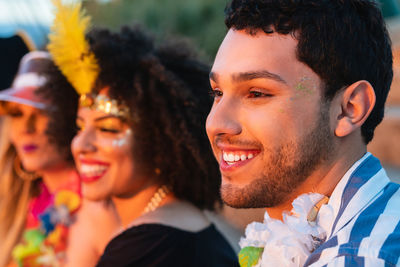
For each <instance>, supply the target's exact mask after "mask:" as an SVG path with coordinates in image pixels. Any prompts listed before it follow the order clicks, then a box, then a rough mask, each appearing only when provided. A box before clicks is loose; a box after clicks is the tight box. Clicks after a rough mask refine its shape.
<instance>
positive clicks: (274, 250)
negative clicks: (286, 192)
mask: <svg viewBox="0 0 400 267" xmlns="http://www.w3.org/2000/svg"><path fill="white" fill-rule="evenodd" d="M322 198H323V195H320V194H317V193H310V194H303V195H301V196H299V197H298V198H296V199H295V200H294V201H293V202H292V206H293V209H292V210H291V212H290V213H287V212H285V213H284V214H283V216H282V217H283V222H282V221H280V220H276V219H272V218H270V216H269V214H268V212H265V215H264V222H263V223H259V222H253V223H250V224H249V225H248V226H247V227H246V233H245V237H244V238H243V237H242V238H241V239H240V242H239V245H240V247H241V248H242V249H243V248H245V247H256V248H263V251H262V254H261V257H260V258H259V260H258V263H257V264H256V265H253V266H256V267H266V266H268V267H269V266H287V267H297V266H303V265H304V263H305V261H306V260H307V258H308V256H309V255H310V254H311V253H312V252H313V251H314V250H315V249H316V248H317V247H318V246H319V245H320V244H322V243H323V242H324V241H325V239H326V237H327V234H328V231H329V230H330V229H331V227H332V223H333V209H332V207H331V206H330V205H327V204H325V205H322V206H321V208H320V210H319V212H318V216H317V219H316V221H315V222H308V221H307V215H308V213H309V211H310V210H311V209H312V207H313V206H314V205H315V204H316V203H317V202H318V201H319V200H321V199H322ZM242 266H246V265H242ZM247 266H251V265H247Z"/></svg>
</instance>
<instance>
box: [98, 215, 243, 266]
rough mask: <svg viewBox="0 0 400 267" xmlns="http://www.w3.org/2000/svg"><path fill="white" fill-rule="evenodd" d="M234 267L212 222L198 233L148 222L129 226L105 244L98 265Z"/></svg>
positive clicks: (234, 261)
mask: <svg viewBox="0 0 400 267" xmlns="http://www.w3.org/2000/svg"><path fill="white" fill-rule="evenodd" d="M111 264H114V265H118V264H120V265H123V266H170V264H171V266H237V258H236V255H235V253H234V252H233V250H232V248H231V247H230V245H229V244H228V242H227V241H226V240H225V239H224V238H223V237H222V235H221V234H220V233H219V232H218V230H217V229H216V228H215V227H214V225H213V224H210V225H208V226H207V227H206V228H204V229H202V230H201V231H198V232H190V231H186V230H182V229H179V228H175V227H172V226H168V225H163V224H157V223H150V224H141V225H135V226H132V227H130V228H129V229H127V230H125V231H124V232H122V233H121V234H120V235H118V236H117V237H115V238H114V239H113V240H112V241H111V242H110V243H109V244H108V245H107V248H106V250H105V252H104V254H103V256H102V258H101V260H100V262H99V265H98V266H110V265H111Z"/></svg>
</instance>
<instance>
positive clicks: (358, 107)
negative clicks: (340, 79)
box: [334, 80, 376, 137]
mask: <svg viewBox="0 0 400 267" xmlns="http://www.w3.org/2000/svg"><path fill="white" fill-rule="evenodd" d="M336 97H338V98H339V99H336V101H334V102H336V103H337V104H338V105H340V106H339V107H338V109H336V110H337V114H335V116H336V127H335V135H336V136H338V137H344V136H347V135H349V134H350V133H352V132H353V131H355V130H356V129H358V128H360V127H361V125H363V123H364V122H365V120H366V119H367V118H368V116H369V114H370V113H371V111H372V109H373V108H374V105H375V101H376V97H375V92H374V88H373V87H372V85H371V84H370V83H369V82H368V81H365V80H362V81H357V82H355V83H353V84H351V85H350V86H348V87H347V88H345V89H344V90H343V92H341V93H340V94H338V95H337V96H336Z"/></svg>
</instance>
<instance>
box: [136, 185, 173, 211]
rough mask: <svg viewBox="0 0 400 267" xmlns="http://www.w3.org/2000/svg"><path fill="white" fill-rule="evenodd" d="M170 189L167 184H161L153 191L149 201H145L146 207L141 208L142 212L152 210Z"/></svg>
mask: <svg viewBox="0 0 400 267" xmlns="http://www.w3.org/2000/svg"><path fill="white" fill-rule="evenodd" d="M170 191H171V190H170V189H169V187H168V186H166V185H162V186H160V187H159V188H158V190H157V191H156V192H155V193H154V195H153V197H152V198H151V199H150V201H149V203H147V205H146V207H145V208H144V210H143V213H142V214H146V213H148V212H150V211H154V210H155V209H157V208H158V206H160V204H161V201H163V199H164V198H165V197H166V196H167V195H168V194H169V192H170Z"/></svg>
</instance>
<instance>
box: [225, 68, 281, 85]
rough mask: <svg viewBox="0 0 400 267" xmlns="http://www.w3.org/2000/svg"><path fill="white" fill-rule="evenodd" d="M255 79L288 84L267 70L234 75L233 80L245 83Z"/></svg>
mask: <svg viewBox="0 0 400 267" xmlns="http://www.w3.org/2000/svg"><path fill="white" fill-rule="evenodd" d="M254 79H271V80H275V81H277V82H280V83H284V84H287V82H286V81H285V80H284V79H283V78H282V77H281V76H279V75H278V74H275V73H272V72H269V71H267V70H259V71H249V72H240V73H238V74H233V75H232V80H233V81H235V82H244V81H249V80H254Z"/></svg>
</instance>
